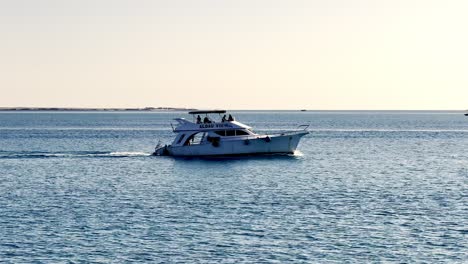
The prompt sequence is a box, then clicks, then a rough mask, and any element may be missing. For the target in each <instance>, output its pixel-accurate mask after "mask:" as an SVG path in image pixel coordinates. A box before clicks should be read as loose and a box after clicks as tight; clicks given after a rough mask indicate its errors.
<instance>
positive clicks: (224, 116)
mask: <svg viewBox="0 0 468 264" xmlns="http://www.w3.org/2000/svg"><path fill="white" fill-rule="evenodd" d="M221 122H223V123H224V122H226V115H223V118H222V119H221Z"/></svg>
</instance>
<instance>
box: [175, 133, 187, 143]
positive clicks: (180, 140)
mask: <svg viewBox="0 0 468 264" xmlns="http://www.w3.org/2000/svg"><path fill="white" fill-rule="evenodd" d="M184 137H185V134H182V135H180V137H179V140H177V144H180V142H182V139H184Z"/></svg>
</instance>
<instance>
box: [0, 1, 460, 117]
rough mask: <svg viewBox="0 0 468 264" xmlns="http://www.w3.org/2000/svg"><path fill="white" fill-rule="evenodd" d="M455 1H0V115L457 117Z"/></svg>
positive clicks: (457, 9) (457, 15)
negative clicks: (77, 111) (1, 111)
mask: <svg viewBox="0 0 468 264" xmlns="http://www.w3.org/2000/svg"><path fill="white" fill-rule="evenodd" d="M467 14H468V1H467V0H439V1H430V0H401V1H400V0H382V1H379V0H307V1H293V0H284V1H278V0H264V1H257V0H247V1H242V0H233V1H221V0H210V1H208V0H200V1H196V0H185V1H182V0H180V1H179V0H167V1H155V0H147V1H145V0H132V1H130V0H128V1H126V0H73V1H72V0H54V1H53V0H41V1H39V0H29V1H28V0H0V36H1V41H0V106H70V107H144V106H175V107H196V108H227V109H301V108H308V109H466V108H468V15H467Z"/></svg>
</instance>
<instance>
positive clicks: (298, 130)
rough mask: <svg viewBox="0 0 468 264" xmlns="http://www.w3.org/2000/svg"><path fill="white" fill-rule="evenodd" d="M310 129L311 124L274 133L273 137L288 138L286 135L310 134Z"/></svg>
mask: <svg viewBox="0 0 468 264" xmlns="http://www.w3.org/2000/svg"><path fill="white" fill-rule="evenodd" d="M309 127H310V124H305V125H300V126H298V127H297V128H296V129H294V130H287V131H280V132H277V133H274V134H272V135H280V136H286V135H294V134H297V133H303V132H309V131H308V130H307V129H308V128H309Z"/></svg>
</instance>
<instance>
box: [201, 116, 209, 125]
mask: <svg viewBox="0 0 468 264" xmlns="http://www.w3.org/2000/svg"><path fill="white" fill-rule="evenodd" d="M203 123H205V124H208V123H211V121H210V119H209V118H208V117H207V116H205V118H203Z"/></svg>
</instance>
